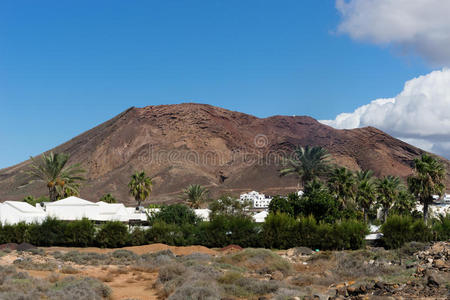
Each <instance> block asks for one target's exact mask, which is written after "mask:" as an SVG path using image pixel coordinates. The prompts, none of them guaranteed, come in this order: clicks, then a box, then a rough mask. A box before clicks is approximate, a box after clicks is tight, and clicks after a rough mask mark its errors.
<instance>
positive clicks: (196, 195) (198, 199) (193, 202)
mask: <svg viewBox="0 0 450 300" xmlns="http://www.w3.org/2000/svg"><path fill="white" fill-rule="evenodd" d="M208 193H209V191H208V190H207V189H206V188H205V187H202V186H201V185H199V184H191V185H189V186H188V187H187V188H186V189H185V190H184V191H183V195H182V198H183V199H184V200H185V201H186V202H187V203H188V205H189V206H190V207H192V208H194V209H197V208H200V205H201V204H202V203H203V202H205V201H206V199H207V197H208Z"/></svg>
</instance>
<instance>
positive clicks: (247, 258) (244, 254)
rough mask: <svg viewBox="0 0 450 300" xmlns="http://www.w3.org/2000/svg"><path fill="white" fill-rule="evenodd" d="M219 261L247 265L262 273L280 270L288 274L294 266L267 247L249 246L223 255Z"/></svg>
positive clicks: (246, 266)
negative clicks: (256, 247) (253, 247)
mask: <svg viewBox="0 0 450 300" xmlns="http://www.w3.org/2000/svg"><path fill="white" fill-rule="evenodd" d="M218 261H219V262H221V263H227V264H231V265H235V266H239V267H245V268H247V269H249V270H253V271H256V272H258V273H260V274H265V273H273V272H275V271H280V272H281V273H283V274H284V275H288V274H289V273H291V271H292V266H291V264H290V263H289V261H287V260H286V259H284V258H282V257H281V256H279V255H278V254H276V253H274V252H272V251H270V250H267V249H251V248H249V249H245V250H243V251H240V252H238V253H234V254H229V255H226V256H223V257H221V258H219V259H218Z"/></svg>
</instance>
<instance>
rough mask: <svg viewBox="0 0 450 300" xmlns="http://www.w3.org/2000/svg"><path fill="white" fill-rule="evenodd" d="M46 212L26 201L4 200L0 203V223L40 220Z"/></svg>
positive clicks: (44, 216)
mask: <svg viewBox="0 0 450 300" xmlns="http://www.w3.org/2000/svg"><path fill="white" fill-rule="evenodd" d="M46 216H47V215H46V213H45V212H44V211H43V210H42V209H39V208H36V207H34V206H32V205H30V204H28V203H26V202H19V201H5V202H3V203H0V223H2V224H17V223H19V222H25V223H33V222H38V223H40V222H42V221H43V220H44V219H45V218H46Z"/></svg>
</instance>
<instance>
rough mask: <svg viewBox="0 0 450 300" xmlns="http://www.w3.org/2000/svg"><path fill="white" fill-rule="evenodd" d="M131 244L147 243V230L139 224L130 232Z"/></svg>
mask: <svg viewBox="0 0 450 300" xmlns="http://www.w3.org/2000/svg"><path fill="white" fill-rule="evenodd" d="M130 244H131V245H132V246H140V245H145V244H147V237H146V231H145V230H144V229H142V228H140V227H138V226H136V227H134V228H133V230H132V231H131V233H130Z"/></svg>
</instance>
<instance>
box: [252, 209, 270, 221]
mask: <svg viewBox="0 0 450 300" xmlns="http://www.w3.org/2000/svg"><path fill="white" fill-rule="evenodd" d="M268 215H269V212H268V211H266V210H264V211H261V212H259V213H257V214H255V215H253V220H255V222H256V223H264V221H265V220H266V218H267V216H268Z"/></svg>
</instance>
